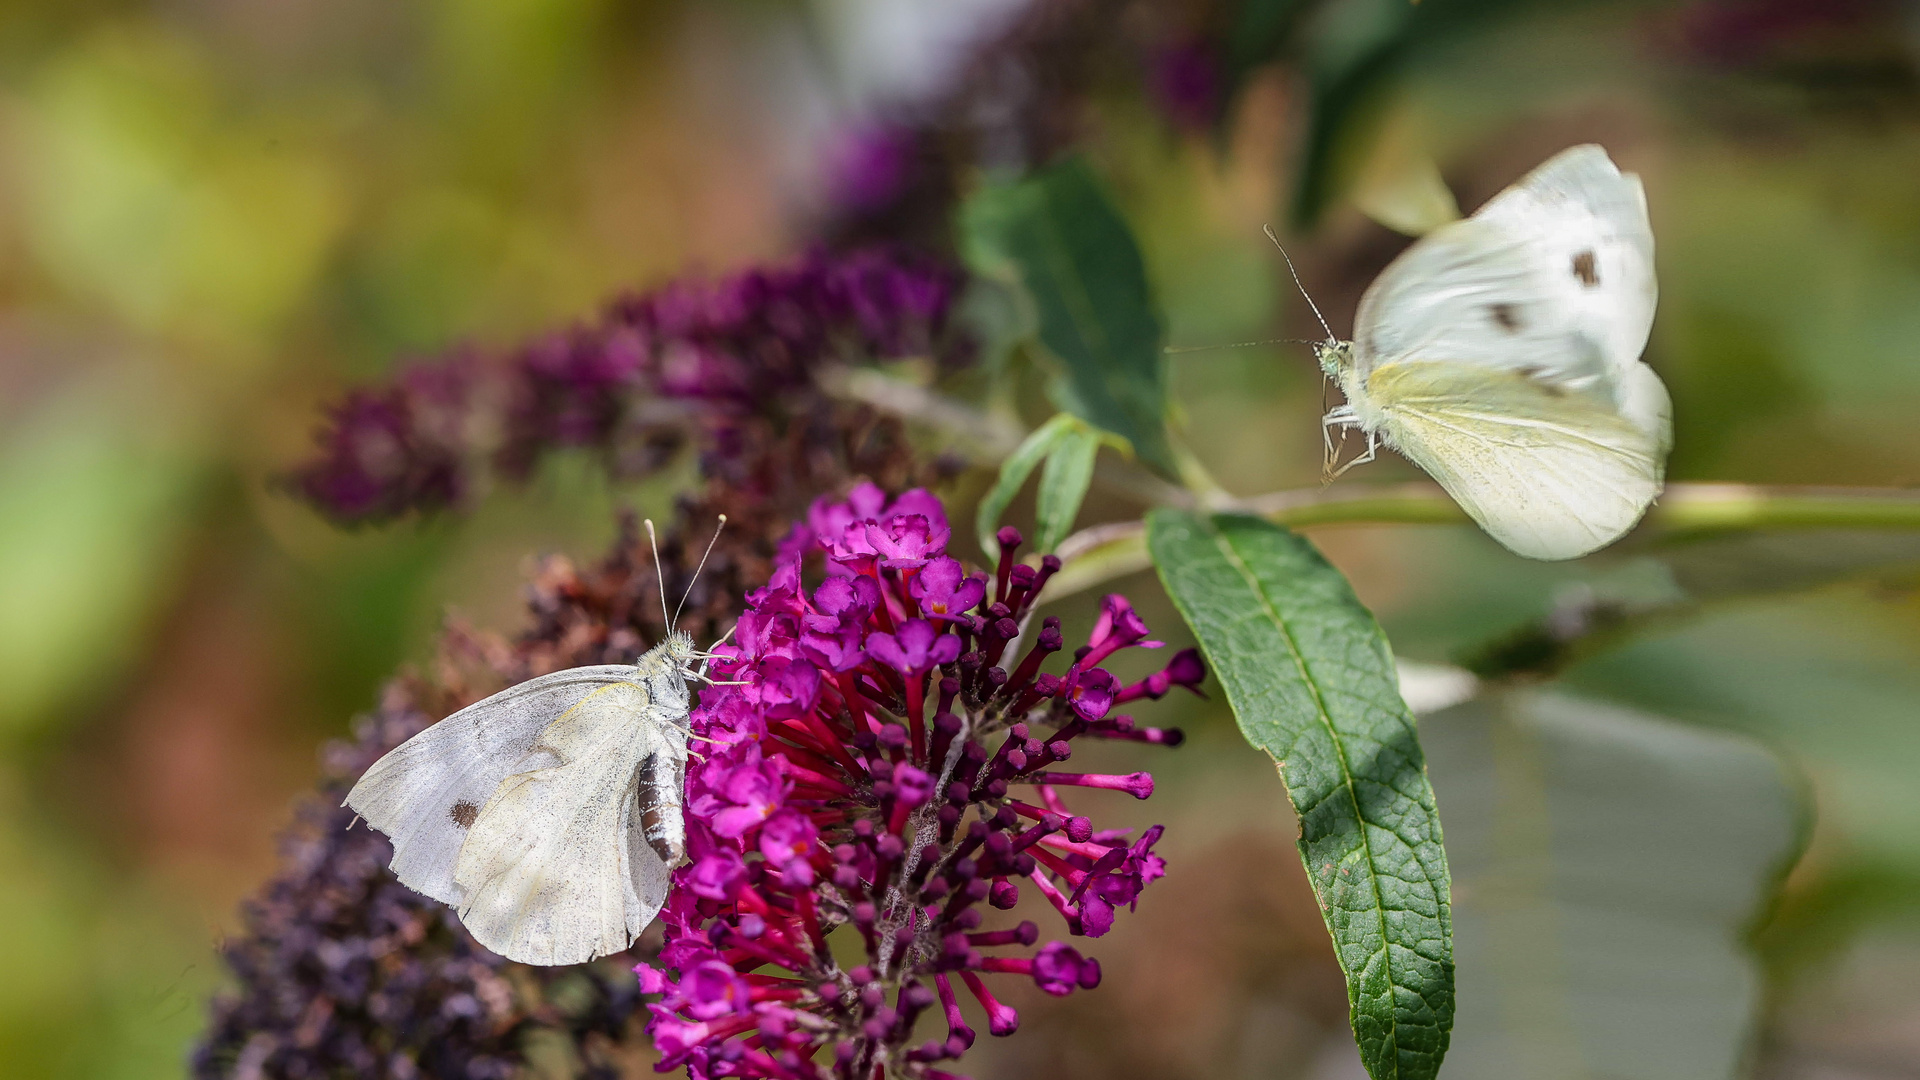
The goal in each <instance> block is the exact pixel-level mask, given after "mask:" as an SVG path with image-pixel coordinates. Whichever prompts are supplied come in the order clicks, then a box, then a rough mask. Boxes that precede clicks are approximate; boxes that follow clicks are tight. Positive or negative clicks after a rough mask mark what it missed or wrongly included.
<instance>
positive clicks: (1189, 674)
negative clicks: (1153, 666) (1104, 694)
mask: <svg viewBox="0 0 1920 1080" xmlns="http://www.w3.org/2000/svg"><path fill="white" fill-rule="evenodd" d="M1205 681H1207V665H1206V661H1204V660H1202V659H1200V650H1198V649H1181V650H1180V651H1179V652H1177V653H1174V654H1173V659H1172V660H1171V661H1169V662H1168V664H1167V666H1166V667H1164V668H1162V669H1161V670H1159V671H1156V672H1154V673H1153V674H1151V675H1149V676H1147V677H1146V678H1144V679H1141V680H1140V681H1139V682H1137V683H1134V684H1133V685H1131V686H1128V687H1127V688H1125V689H1124V690H1121V691H1120V692H1119V693H1118V694H1115V695H1114V696H1113V703H1114V704H1115V705H1118V704H1120V703H1121V702H1126V701H1133V700H1135V699H1137V698H1151V699H1153V700H1154V701H1158V700H1160V699H1161V698H1163V697H1165V696H1166V694H1167V691H1169V690H1171V689H1173V688H1174V687H1176V686H1184V687H1186V688H1187V689H1189V690H1191V691H1193V692H1194V694H1195V695H1197V696H1199V697H1206V696H1207V695H1205V694H1202V693H1200V684H1201V683H1203V682H1205Z"/></svg>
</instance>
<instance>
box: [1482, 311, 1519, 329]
mask: <svg viewBox="0 0 1920 1080" xmlns="http://www.w3.org/2000/svg"><path fill="white" fill-rule="evenodd" d="M1487 314H1489V315H1491V316H1493V324H1494V325H1495V326H1498V327H1499V328H1500V329H1502V330H1505V331H1506V332H1507V333H1509V334H1517V333H1519V332H1520V311H1519V309H1518V308H1515V307H1514V306H1513V305H1512V304H1488V305H1487Z"/></svg>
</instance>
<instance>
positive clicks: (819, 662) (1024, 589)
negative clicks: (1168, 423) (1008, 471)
mask: <svg viewBox="0 0 1920 1080" xmlns="http://www.w3.org/2000/svg"><path fill="white" fill-rule="evenodd" d="M950 535H951V530H950V529H949V527H948V524H947V520H946V514H945V512H944V510H943V509H942V507H941V505H940V502H939V500H938V499H936V498H934V497H933V496H931V495H929V494H927V493H926V492H925V491H920V490H914V491H909V492H906V493H905V494H902V495H901V496H900V497H899V498H897V499H894V500H892V501H891V502H889V501H888V499H887V498H886V496H885V494H884V493H883V492H881V491H880V490H879V489H878V488H875V487H873V486H872V485H870V484H869V485H862V486H861V487H860V488H857V489H856V490H854V491H853V492H852V493H851V495H850V496H849V497H848V498H847V499H846V500H845V501H843V502H827V501H824V500H823V501H821V502H817V503H815V504H814V506H813V508H812V510H811V512H810V513H809V515H808V520H807V522H806V523H805V524H804V525H801V526H797V527H796V528H795V530H794V532H793V534H792V535H791V536H790V537H789V538H788V540H787V542H786V543H785V544H784V545H782V549H781V557H780V560H779V564H778V568H777V569H776V571H775V573H774V574H773V578H772V580H771V581H770V582H769V583H768V585H767V586H766V587H765V588H762V589H759V590H756V591H755V592H753V593H752V594H751V595H749V596H748V598H747V600H748V608H747V612H746V614H745V615H744V616H742V617H741V619H740V622H739V625H738V627H737V628H736V630H735V633H734V635H733V640H732V643H731V644H729V645H726V646H723V647H722V648H721V649H719V650H718V651H719V652H721V653H724V654H725V655H726V659H724V660H722V661H718V662H716V664H715V670H716V673H725V674H716V677H717V678H720V679H723V680H729V681H731V682H733V683H735V684H734V685H723V686H718V687H714V688H711V689H708V690H706V691H705V692H703V693H702V695H701V704H700V707H699V708H698V709H696V710H695V711H694V713H693V716H692V725H693V731H694V734H695V736H696V738H697V739H698V740H701V741H699V742H697V743H696V746H697V747H698V748H699V750H700V751H701V752H702V753H704V755H705V760H704V761H701V762H699V763H698V764H696V765H695V766H694V767H693V768H692V769H691V770H690V771H689V773H688V777H687V793H686V794H687V809H686V824H687V840H688V851H689V854H690V855H691V861H690V862H689V863H687V864H686V865H684V866H682V867H681V868H680V869H679V870H677V871H676V873H675V877H674V888H673V891H672V893H671V895H670V897H669V899H668V906H667V910H666V911H665V912H663V913H662V921H663V922H664V923H665V924H666V945H665V947H664V949H663V950H662V951H661V954H660V957H659V962H658V966H653V965H647V964H642V965H640V967H639V968H637V969H636V970H637V971H638V973H639V975H640V981H641V988H642V989H643V990H644V991H646V992H648V993H652V994H660V995H662V997H661V999H660V1001H659V1002H657V1003H656V1004H653V1005H651V1006H649V1008H650V1009H651V1010H652V1012H653V1019H652V1021H651V1023H650V1024H649V1028H648V1030H649V1032H650V1034H651V1035H652V1037H653V1039H654V1042H655V1045H656V1046H657V1047H658V1048H659V1050H660V1052H661V1054H662V1055H663V1060H662V1062H661V1065H660V1068H661V1069H662V1071H665V1070H669V1069H673V1068H677V1067H681V1066H684V1067H685V1068H686V1069H687V1071H688V1073H689V1075H690V1076H692V1077H694V1078H695V1080H704V1078H707V1077H731V1076H740V1077H774V1078H781V1080H815V1078H818V1080H825V1078H827V1077H839V1078H843V1080H875V1078H879V1077H882V1076H886V1075H892V1076H904V1077H924V1078H929V1080H943V1078H945V1077H948V1076H949V1075H950V1074H949V1073H946V1072H943V1071H941V1070H940V1069H938V1068H936V1067H935V1066H936V1064H937V1063H941V1062H945V1061H948V1060H951V1059H954V1058H958V1057H959V1056H961V1055H962V1054H963V1053H965V1051H966V1050H967V1048H968V1047H969V1046H971V1045H972V1043H973V1040H974V1032H973V1030H972V1028H971V1027H970V1026H969V1025H968V1023H967V1021H966V1019H965V1016H964V1015H963V1013H962V1009H961V1005H960V1001H961V997H960V995H961V994H962V993H965V994H967V995H969V996H971V997H972V998H973V999H975V1000H976V1001H978V1002H979V1004H980V1006H981V1008H982V1009H983V1010H984V1012H985V1014H986V1016H987V1019H988V1030H989V1031H990V1032H992V1033H993V1034H995V1035H1007V1034H1011V1033H1012V1032H1013V1030H1014V1029H1015V1028H1016V1027H1017V1026H1018V1024H1019V1016H1018V1015H1017V1014H1016V1013H1015V1011H1014V1010H1013V1009H1012V1008H1010V1007H1008V1006H1007V1005H1005V1004H1003V1003H1002V1002H1000V1001H999V1000H998V999H997V998H995V997H994V995H993V993H992V992H991V991H990V990H989V989H988V987H987V983H986V977H988V976H995V975H1001V976H1006V975H1011V976H1018V977H1022V978H1027V979H1031V980H1032V981H1033V982H1034V983H1035V984H1036V985H1038V986H1039V987H1040V989H1042V990H1043V991H1045V992H1047V993H1049V994H1056V995H1064V994H1067V993H1071V992H1072V991H1073V990H1074V989H1076V988H1080V989H1090V988H1092V987H1094V986H1096V985H1098V983H1099V981H1100V966H1099V964H1098V963H1097V962H1096V961H1094V960H1092V959H1091V958H1088V957H1086V956H1083V955H1082V954H1081V953H1080V952H1079V951H1078V950H1077V949H1076V948H1074V947H1073V946H1072V945H1069V944H1068V943H1067V942H1065V941H1061V940H1054V941H1048V942H1046V943H1045V944H1040V937H1041V933H1040V929H1039V927H1037V926H1036V925H1035V924H1034V923H1032V922H1022V923H1020V924H1019V925H1017V926H1014V927H1012V928H1006V929H983V923H984V921H985V916H986V913H987V911H988V910H989V909H1002V910H1005V909H1008V908H1012V907H1013V906H1014V905H1015V903H1016V902H1017V901H1018V900H1019V897H1020V893H1021V891H1022V889H1028V888H1030V889H1032V890H1033V891H1034V892H1035V893H1036V894H1038V895H1039V896H1041V897H1043V898H1044V899H1045V901H1046V902H1047V903H1048V904H1049V905H1050V906H1051V907H1052V908H1053V909H1054V910H1055V911H1056V912H1057V913H1058V915H1059V917H1060V920H1061V925H1062V926H1063V928H1064V929H1065V930H1066V932H1067V933H1068V934H1069V935H1072V936H1086V937H1099V936H1100V935H1102V934H1104V933H1106V932H1107V931H1108V930H1109V929H1110V928H1111V927H1112V926H1113V921H1114V917H1115V915H1116V913H1117V912H1118V911H1119V910H1120V909H1122V908H1131V907H1132V906H1133V904H1134V902H1135V901H1136V899H1137V898H1138V897H1139V895H1140V891H1141V890H1142V889H1143V888H1144V887H1145V886H1146V885H1147V884H1148V883H1150V882H1152V881H1153V880H1154V879H1156V878H1158V877H1160V876H1161V874H1162V873H1163V872H1164V868H1165V867H1164V864H1163V862H1162V861H1161V859H1160V858H1159V856H1157V855H1155V854H1154V851H1153V848H1154V844H1155V842H1156V841H1158V840H1159V838H1160V833H1161V830H1160V828H1159V827H1158V826H1156V827H1154V828H1151V829H1148V830H1146V832H1145V833H1144V834H1142V835H1140V836H1139V837H1137V838H1133V837H1129V836H1128V835H1127V834H1126V832H1125V831H1107V830H1097V829H1095V828H1094V826H1093V823H1092V822H1091V821H1090V820H1088V819H1087V818H1086V817H1083V816H1080V815H1078V814H1076V813H1074V812H1073V811H1072V810H1070V809H1069V808H1068V807H1067V805H1066V804H1065V802H1064V800H1063V798H1062V795H1061V791H1062V789H1065V788H1094V789H1108V790H1112V791H1119V792H1125V793H1127V794H1130V795H1133V796H1134V797H1136V798H1141V799H1144V798H1147V797H1148V796H1149V795H1151V794H1152V793H1153V778H1152V777H1151V776H1150V775H1148V774H1146V773H1144V772H1140V773H1132V774H1128V775H1103V774H1094V773H1080V772H1070V771H1064V770H1062V769H1061V766H1062V765H1063V764H1065V762H1066V761H1067V760H1068V758H1070V757H1071V756H1072V751H1073V744H1074V742H1075V740H1077V739H1081V738H1108V739H1115V738H1117V739H1131V740H1135V741H1139V742H1148V743H1159V744H1161V745H1165V746H1174V745H1178V744H1179V742H1180V733H1179V732H1178V731H1177V730H1163V729H1157V728H1142V727H1136V726H1135V725H1134V723H1133V721H1132V719H1131V718H1130V717H1127V716H1123V715H1122V716H1116V715H1111V712H1112V709H1113V707H1114V706H1115V705H1118V704H1121V703H1124V702H1127V701H1132V700H1135V699H1138V698H1143V697H1151V698H1158V697H1160V696H1161V695H1163V694H1165V693H1166V692H1167V691H1168V690H1169V689H1171V688H1172V687H1173V686H1176V685H1179V686H1186V687H1188V688H1189V689H1192V688H1195V687H1197V685H1198V684H1199V683H1200V681H1201V680H1202V679H1203V678H1204V677H1205V669H1204V667H1203V666H1202V665H1201V663H1200V660H1199V658H1198V655H1197V654H1195V653H1194V652H1193V651H1192V650H1185V651H1182V652H1181V653H1180V654H1179V655H1177V656H1175V657H1174V658H1173V661H1172V662H1171V663H1170V664H1169V665H1168V666H1167V667H1166V668H1165V669H1163V670H1162V671H1160V672H1158V673H1156V674H1154V675H1152V676H1149V677H1148V678H1146V679H1143V680H1141V681H1140V682H1137V683H1134V684H1132V685H1130V686H1122V685H1121V684H1120V682H1119V680H1117V679H1115V678H1114V677H1113V676H1112V675H1111V674H1110V673H1108V672H1107V671H1106V670H1105V669H1104V668H1102V667H1100V666H1099V664H1100V663H1101V662H1102V661H1104V660H1105V659H1106V658H1107V657H1109V656H1111V655H1112V654H1113V653H1114V652H1115V651H1116V650H1119V649H1122V648H1128V647H1136V646H1137V647H1141V648H1157V647H1159V646H1160V644H1161V643H1160V642H1157V641H1150V640H1148V639H1147V628H1146V625H1145V624H1144V623H1143V622H1142V621H1141V619H1140V617H1139V616H1138V615H1137V614H1136V613H1135V612H1134V610H1133V608H1132V606H1131V605H1130V604H1128V603H1127V601H1126V599H1125V598H1124V597H1120V596H1109V597H1107V598H1106V602H1105V604H1104V605H1103V607H1102V612H1101V615H1100V617H1099V619H1098V621H1097V622H1096V624H1095V626H1094V627H1093V632H1092V634H1091V636H1090V638H1089V640H1088V641H1087V644H1086V645H1085V646H1084V647H1082V648H1080V649H1078V650H1077V651H1076V652H1075V653H1074V655H1073V659H1072V662H1071V663H1070V664H1069V665H1068V666H1067V669H1066V671H1065V672H1064V673H1061V674H1053V673H1048V672H1043V671H1041V670H1040V669H1041V667H1042V666H1043V665H1044V664H1045V662H1046V660H1047V659H1048V658H1049V657H1050V656H1052V655H1053V654H1054V653H1057V652H1060V651H1061V650H1062V648H1063V647H1064V646H1063V639H1062V636H1061V632H1060V626H1059V620H1057V619H1054V618H1047V619H1043V620H1040V624H1039V627H1038V629H1037V632H1035V633H1033V634H1032V637H1031V639H1030V641H1029V642H1028V643H1027V644H1026V645H1025V646H1024V651H1022V642H1023V639H1026V637H1027V630H1028V629H1031V627H1029V625H1028V624H1029V623H1031V622H1032V621H1033V619H1032V610H1033V603H1034V600H1035V597H1036V596H1037V595H1038V594H1039V593H1040V591H1041V589H1042V588H1043V587H1044V586H1045V584H1046V581H1047V578H1048V577H1049V576H1051V575H1052V574H1053V572H1054V571H1056V570H1058V569H1059V566H1060V563H1059V561H1058V560H1057V559H1054V558H1052V557H1051V556H1049V557H1047V558H1045V559H1043V560H1041V561H1040V564H1039V565H1038V566H1037V567H1035V566H1028V565H1024V564H1020V563H1018V562H1016V560H1015V557H1014V556H1015V549H1016V548H1017V547H1018V546H1019V544H1020V534H1019V533H1018V532H1017V531H1016V530H1013V529H1003V530H1001V534H1000V544H1001V551H1002V554H1001V558H1000V563H999V566H998V568H997V570H996V572H995V573H994V574H993V575H991V577H989V575H987V574H984V573H972V574H969V573H968V572H967V571H966V569H965V568H964V567H962V566H961V564H960V563H959V562H958V561H956V560H955V559H953V558H950V557H949V556H948V555H947V554H946V547H947V541H948V538H949V536H950ZM816 566H818V567H820V568H821V569H822V570H823V571H824V579H823V580H820V583H819V584H818V585H815V586H813V587H812V588H811V589H809V588H807V587H806V586H805V585H804V584H803V579H804V578H806V577H812V576H815V575H816V574H817V573H819V571H816V570H815V569H814V568H815V567H816ZM836 931H838V932H841V933H846V934H851V935H857V937H858V945H857V948H858V949H859V950H861V952H862V955H861V957H860V962H858V963H854V964H851V965H849V964H846V963H845V962H844V961H843V960H841V959H840V958H839V957H844V956H848V955H849V954H850V953H851V952H852V951H853V950H852V949H848V948H842V949H840V950H838V952H837V955H836V950H835V949H833V948H831V947H830V946H829V940H828V938H829V935H831V934H833V933H835V932H836ZM849 944H853V943H851V942H849ZM1036 946H1038V947H1037V948H1036ZM932 1008H938V1009H940V1010H941V1012H942V1013H943V1014H944V1019H945V1021H946V1031H947V1034H946V1037H945V1038H944V1039H932V1040H928V1041H924V1042H922V1043H920V1044H918V1045H914V1044H913V1042H912V1037H913V1032H914V1029H915V1023H916V1021H918V1020H919V1018H920V1017H921V1015H922V1014H923V1013H925V1012H926V1010H928V1009H932Z"/></svg>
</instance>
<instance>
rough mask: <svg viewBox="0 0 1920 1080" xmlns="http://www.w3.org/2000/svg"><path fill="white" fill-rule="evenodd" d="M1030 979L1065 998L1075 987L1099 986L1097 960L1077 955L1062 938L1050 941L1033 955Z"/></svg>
mask: <svg viewBox="0 0 1920 1080" xmlns="http://www.w3.org/2000/svg"><path fill="white" fill-rule="evenodd" d="M1033 981H1034V983H1035V985H1037V986H1039V987H1040V989H1042V990H1044V991H1046V992H1047V993H1049V994H1052V995H1053V996H1054V997H1065V996H1067V995H1068V994H1071V993H1073V991H1074V990H1075V989H1076V988H1079V989H1084V990H1091V989H1093V988H1094V987H1096V986H1099V985H1100V963H1099V961H1097V960H1089V959H1087V958H1086V957H1084V956H1081V955H1080V953H1079V951H1078V950H1076V949H1074V948H1073V947H1072V946H1070V945H1068V944H1067V943H1066V942H1064V941H1050V942H1048V943H1047V945H1046V947H1045V948H1043V949H1041V950H1040V952H1039V954H1038V955H1037V956H1035V957H1034V958H1033Z"/></svg>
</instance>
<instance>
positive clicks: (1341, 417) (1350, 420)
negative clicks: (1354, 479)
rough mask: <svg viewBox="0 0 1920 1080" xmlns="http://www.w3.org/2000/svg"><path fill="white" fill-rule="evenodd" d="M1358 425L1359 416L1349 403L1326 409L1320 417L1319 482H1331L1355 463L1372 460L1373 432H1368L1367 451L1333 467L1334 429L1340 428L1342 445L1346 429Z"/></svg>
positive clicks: (1336, 457)
mask: <svg viewBox="0 0 1920 1080" xmlns="http://www.w3.org/2000/svg"><path fill="white" fill-rule="evenodd" d="M1359 426H1360V418H1359V417H1358V416H1355V415H1354V412H1353V406H1351V405H1341V406H1338V407H1336V408H1332V409H1328V410H1327V414H1326V415H1325V416H1324V417H1321V419H1320V444H1321V446H1322V448H1323V450H1324V456H1323V457H1322V458H1321V462H1320V482H1321V483H1323V484H1325V483H1331V482H1332V481H1333V480H1334V479H1335V478H1336V477H1338V476H1339V475H1340V474H1341V473H1344V472H1346V471H1347V470H1348V469H1351V468H1353V467H1354V466H1355V465H1359V464H1362V463H1364V462H1368V461H1372V460H1373V442H1374V437H1373V434H1372V433H1371V432H1369V433H1368V434H1367V452H1366V453H1365V454H1363V455H1361V456H1360V457H1358V458H1355V459H1354V460H1352V461H1349V462H1347V463H1346V464H1345V465H1342V466H1340V467H1339V468H1338V469H1336V468H1334V462H1335V461H1336V460H1338V458H1339V451H1338V450H1336V449H1335V447H1334V443H1333V431H1334V429H1335V428H1338V429H1339V430H1340V445H1341V446H1342V447H1344V446H1345V445H1346V442H1347V429H1348V428H1356V427H1359Z"/></svg>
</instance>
